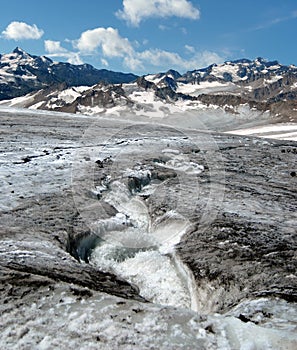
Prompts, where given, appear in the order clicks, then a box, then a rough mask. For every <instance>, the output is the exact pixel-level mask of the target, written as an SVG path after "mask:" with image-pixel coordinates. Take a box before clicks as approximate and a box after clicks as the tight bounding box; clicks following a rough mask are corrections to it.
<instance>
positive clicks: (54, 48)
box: [44, 40, 67, 53]
mask: <svg viewBox="0 0 297 350" xmlns="http://www.w3.org/2000/svg"><path fill="white" fill-rule="evenodd" d="M44 48H45V51H46V52H48V53H59V52H66V51H67V50H66V49H65V48H64V47H62V46H61V42H60V41H53V40H45V41H44Z"/></svg>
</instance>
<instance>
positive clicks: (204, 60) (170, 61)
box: [137, 49, 224, 70]
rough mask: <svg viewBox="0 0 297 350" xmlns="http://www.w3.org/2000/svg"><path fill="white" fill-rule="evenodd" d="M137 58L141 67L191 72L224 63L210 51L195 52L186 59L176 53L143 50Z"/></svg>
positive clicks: (222, 59)
mask: <svg viewBox="0 0 297 350" xmlns="http://www.w3.org/2000/svg"><path fill="white" fill-rule="evenodd" d="M137 56H138V59H139V60H140V62H141V63H142V65H148V64H150V65H153V66H155V67H159V68H161V69H162V68H164V69H169V68H174V69H177V70H192V69H197V68H200V67H205V66H208V65H210V64H212V63H220V62H223V61H224V58H223V57H221V56H220V55H218V54H217V53H215V52H211V51H202V52H195V53H194V54H193V55H192V57H190V58H187V59H186V58H183V57H181V56H180V55H179V54H178V53H175V52H170V51H165V50H159V49H152V50H145V51H143V52H140V53H138V54H137Z"/></svg>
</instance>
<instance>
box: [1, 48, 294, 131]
mask: <svg viewBox="0 0 297 350" xmlns="http://www.w3.org/2000/svg"><path fill="white" fill-rule="evenodd" d="M1 62H2V63H1V64H2V65H1V67H2V68H1V70H0V73H1V74H2V77H1V79H2V81H4V82H3V83H2V84H1V85H0V86H1V88H2V95H1V96H2V97H1V98H2V99H4V96H5V92H3V91H5V89H8V90H9V89H10V90H9V93H10V94H12V93H15V92H14V91H15V90H17V91H18V92H17V93H18V94H19V95H23V96H19V97H18V98H14V99H10V100H4V101H1V102H0V104H2V105H8V106H14V107H25V108H30V109H45V110H54V111H61V112H70V113H80V114H88V115H103V114H104V115H105V114H109V115H112V116H120V117H122V116H125V118H127V115H129V118H132V119H134V120H135V119H137V120H139V119H143V118H146V119H147V118H167V117H169V116H170V117H172V116H174V117H175V119H177V118H178V115H179V117H180V114H181V113H182V114H183V115H184V114H185V113H187V115H188V116H189V115H190V116H191V118H190V119H191V121H190V122H189V125H187V126H188V127H191V126H192V123H193V120H197V119H199V122H201V123H203V124H204V125H206V127H208V128H211V129H213V130H220V131H222V130H223V131H229V130H231V129H232V128H233V129H234V128H240V127H241V126H242V125H244V126H246V124H248V125H247V126H248V127H254V126H255V125H263V123H264V124H271V123H276V122H291V123H292V122H293V123H294V122H296V121H297V67H296V66H294V65H291V66H285V65H281V64H280V63H278V62H277V61H273V62H268V61H266V60H264V59H262V58H257V59H255V60H254V61H251V60H247V59H242V60H237V61H233V62H225V63H223V64H219V65H217V64H213V65H210V66H209V67H207V68H203V69H198V70H194V71H190V72H187V73H185V74H184V75H181V74H180V73H178V72H177V71H174V70H169V71H167V72H164V73H158V74H150V75H144V76H141V77H138V78H137V77H136V76H134V75H127V74H123V73H113V72H109V73H108V74H109V75H108V77H107V78H106V79H105V78H104V76H103V75H102V74H103V73H104V74H105V73H106V72H107V71H104V72H103V71H99V70H96V69H95V68H93V67H91V66H88V65H82V66H73V65H70V64H66V63H53V62H52V61H51V60H49V59H47V58H45V57H35V56H31V55H29V54H27V53H25V52H24V51H21V50H20V49H16V50H15V51H14V53H13V54H11V55H3V56H2V57H1ZM22 62H25V63H24V64H23V63H22ZM4 73H5V74H6V75H5V74H4ZM9 74H10V75H9ZM106 74H107V73H106ZM99 76H100V80H101V82H100V83H98V81H96V82H94V81H95V80H96V79H97V80H99ZM9 79H11V80H9ZM103 81H105V82H103ZM15 82H18V85H17V86H15ZM79 82H81V84H79ZM119 82H120V83H119ZM90 85H91V86H90ZM3 86H4V88H3ZM28 90H30V93H29V94H26V95H25V93H26V92H28ZM36 90H37V91H36ZM6 94H7V92H6ZM255 123H256V124H255ZM184 126H185V125H184Z"/></svg>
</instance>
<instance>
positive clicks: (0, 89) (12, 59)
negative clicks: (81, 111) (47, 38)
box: [0, 47, 137, 100]
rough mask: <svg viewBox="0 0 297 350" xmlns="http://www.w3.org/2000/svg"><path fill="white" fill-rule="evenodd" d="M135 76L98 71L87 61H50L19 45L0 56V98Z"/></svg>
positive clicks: (120, 80) (125, 79)
mask: <svg viewBox="0 0 297 350" xmlns="http://www.w3.org/2000/svg"><path fill="white" fill-rule="evenodd" d="M136 78H137V76H136V75H134V74H125V73H119V72H112V71H108V70H106V69H100V70H98V69H96V68H94V67H93V66H91V65H89V64H83V65H73V64H70V63H61V62H53V61H52V60H51V59H49V58H47V57H45V56H41V57H39V56H33V55H30V54H28V53H27V52H25V51H23V50H22V49H21V48H19V47H17V48H16V49H15V50H14V51H13V52H12V53H10V54H4V55H0V100H3V99H10V98H14V97H19V96H22V95H25V94H27V93H30V92H32V91H36V90H40V89H43V88H47V87H49V86H51V85H53V84H59V83H65V84H67V85H68V86H80V85H88V86H91V85H94V84H96V83H98V82H100V81H105V82H108V83H127V82H130V81H133V80H135V79H136Z"/></svg>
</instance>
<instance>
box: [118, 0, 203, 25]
mask: <svg viewBox="0 0 297 350" xmlns="http://www.w3.org/2000/svg"><path fill="white" fill-rule="evenodd" d="M116 15H117V16H118V17H119V18H122V19H124V20H125V21H127V22H128V23H130V24H132V25H134V26H138V25H139V23H140V22H141V21H142V20H144V19H147V18H149V17H172V16H175V17H182V18H189V19H199V17H200V12H199V10H198V9H197V8H195V7H194V6H193V5H192V3H191V2H190V1H188V0H123V10H119V11H117V12H116Z"/></svg>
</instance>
